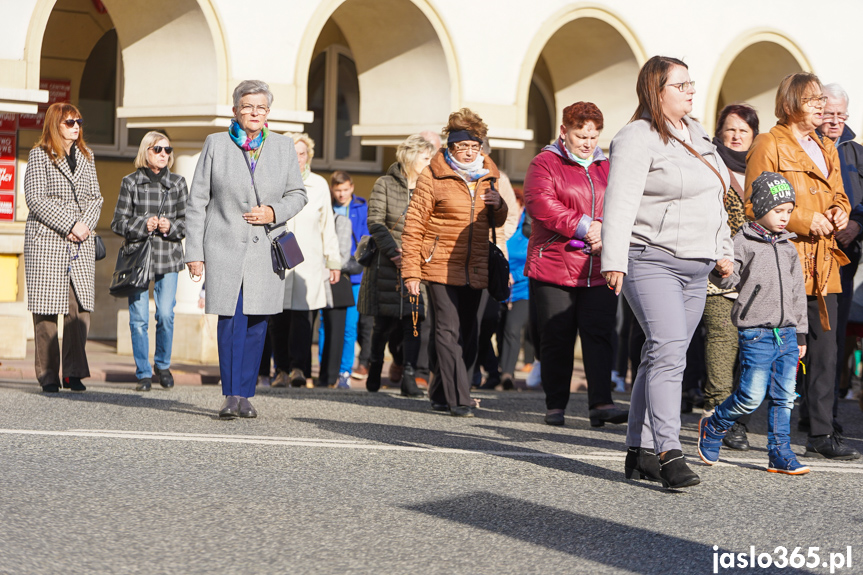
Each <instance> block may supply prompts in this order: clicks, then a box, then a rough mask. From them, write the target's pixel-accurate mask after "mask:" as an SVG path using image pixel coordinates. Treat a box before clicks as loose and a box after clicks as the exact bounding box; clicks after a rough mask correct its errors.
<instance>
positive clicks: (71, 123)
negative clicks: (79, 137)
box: [60, 118, 84, 128]
mask: <svg viewBox="0 0 863 575" xmlns="http://www.w3.org/2000/svg"><path fill="white" fill-rule="evenodd" d="M60 123H61V124H66V127H67V128H73V127H74V126H75V124H78V125H79V126H83V125H84V120H82V119H81V118H78V119H77V120H63V121H62V122H60Z"/></svg>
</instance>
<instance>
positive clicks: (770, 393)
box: [698, 172, 809, 475]
mask: <svg viewBox="0 0 863 575" xmlns="http://www.w3.org/2000/svg"><path fill="white" fill-rule="evenodd" d="M794 206H795V201H794V189H793V188H792V187H791V184H789V183H788V180H786V179H785V178H783V177H782V176H781V175H779V174H776V173H772V172H763V173H762V174H761V175H760V176H758V178H756V179H755V181H754V182H752V210H753V212H754V215H755V218H756V220H755V221H754V222H747V223H746V224H744V225H743V227H742V228H740V231H739V232H737V235H735V236H734V272H733V273H732V274H731V276H729V277H727V278H722V277H720V276H719V274H718V273H717V272H713V273H711V275H710V281H712V282H713V283H714V284H716V285H717V286H719V287H722V288H730V287H735V286H736V287H737V289H738V292H739V294H740V295H739V296H738V298H737V301H736V302H735V303H734V307H732V309H731V321H732V322H733V323H734V325H735V326H736V327H737V329H738V330H739V332H740V368H741V371H740V385H739V387H738V388H737V389H736V390H735V391H734V393H732V394H731V395H730V396H729V397H728V399H726V400H725V401H724V402H723V403H722V405H720V406H719V407H717V408H716V410H715V411H714V412H713V415H711V416H710V417H705V418H702V419H701V422H700V423H699V425H698V454H699V455H700V456H701V459H702V461H704V462H705V463H707V464H708V465H713V464H714V463H716V462H717V461H718V460H719V448H720V447H721V446H722V438H723V437H724V436H725V432H726V431H727V430H728V429H729V428H730V427H731V426H732V425H733V424H734V422H735V421H736V420H737V419H738V418H739V417H740V416H742V415H744V414H746V413H752V412H753V411H755V410H756V409H758V406H759V405H761V402H762V401H764V398H765V396H766V397H767V398H768V401H769V403H768V405H769V411H768V422H767V453H768V457H769V464H768V467H767V471H770V472H773V473H785V474H788V475H802V474H804V473H809V468H808V467H806V466H805V465H801V464H800V462H798V461H797V456H796V455H795V454H794V452H793V451H791V437H790V422H791V409H792V408H793V407H794V396H795V393H794V386H795V383H796V375H797V362H798V360H799V359H800V358H801V357H803V355H804V354H805V353H806V345H805V342H806V339H805V337H806V332H807V331H808V329H809V326H808V321H807V315H806V288H805V284H804V282H803V272H802V271H801V269H800V259H799V258H798V256H797V250H796V249H795V248H794V246H793V245H791V242H790V241H789V240H791V239H792V238H795V237H796V235H795V234H793V233H791V232H788V231H786V230H785V226H786V225H788V220H789V218H790V217H791V212H792V211H793V210H794Z"/></svg>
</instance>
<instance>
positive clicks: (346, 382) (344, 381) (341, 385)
mask: <svg viewBox="0 0 863 575" xmlns="http://www.w3.org/2000/svg"><path fill="white" fill-rule="evenodd" d="M350 382H351V372H349V371H343V372H342V373H340V374H339V382H338V383H337V384H336V389H350V388H351V383H350Z"/></svg>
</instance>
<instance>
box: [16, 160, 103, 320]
mask: <svg viewBox="0 0 863 575" xmlns="http://www.w3.org/2000/svg"><path fill="white" fill-rule="evenodd" d="M74 150H75V157H76V159H77V168H76V169H75V173H74V174H73V173H72V172H71V171H69V164H68V163H67V162H66V159H65V158H63V159H61V160H60V161H58V162H57V163H54V161H53V159H52V158H51V157H50V156H49V155H48V153H47V152H45V150H43V149H42V148H33V149H32V150H30V156H29V157H28V159H27V170H26V171H25V172H24V198H25V200H26V201H27V208H28V209H29V210H30V211H29V213H28V214H27V225H26V227H25V228H24V273H25V276H26V280H27V309H28V310H30V311H31V312H32V313H35V314H41V315H55V314H61V313H62V314H67V313H69V282H70V281H71V282H72V285H73V286H74V287H75V294H76V295H77V296H78V301H80V302H81V307H83V308H84V309H85V310H87V311H93V305H94V301H95V273H96V267H95V263H96V260H95V257H96V256H95V247H94V240H93V236H92V235H91V236H90V237H89V238H87V241H85V242H82V243H73V242H70V241H69V240H67V239H66V236H68V235H69V232H71V231H72V227H73V226H74V225H75V224H76V223H77V222H83V223H84V224H85V225H86V226H87V227H88V228H90V229H91V230H94V229H96V223H97V222H98V221H99V214H100V213H101V211H102V201H103V200H102V194H101V193H100V192H99V180H98V179H97V178H96V165H95V164H94V163H93V160H89V161H88V160H87V159H86V158H84V155H83V154H82V153H81V152H80V151H79V150H78V148H77V147H75V148H74ZM90 154H91V156H92V152H90ZM76 195H77V200H76V198H75V196H76Z"/></svg>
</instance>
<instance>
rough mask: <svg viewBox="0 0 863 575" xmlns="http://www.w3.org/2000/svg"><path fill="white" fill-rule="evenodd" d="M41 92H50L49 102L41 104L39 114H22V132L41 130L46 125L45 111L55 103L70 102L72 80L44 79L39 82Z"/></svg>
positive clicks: (20, 122) (20, 124) (19, 123)
mask: <svg viewBox="0 0 863 575" xmlns="http://www.w3.org/2000/svg"><path fill="white" fill-rule="evenodd" d="M39 89H40V90H48V102H46V103H45V104H39V113H38V114H21V116H20V119H19V120H18V127H19V128H21V129H22V130H41V129H42V125H43V124H44V123H45V111H46V110H47V109H48V106H50V105H51V104H54V103H55V102H68V101H69V100H70V98H71V97H72V82H71V81H70V80H52V79H47V78H43V79H42V80H40V81H39Z"/></svg>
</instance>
